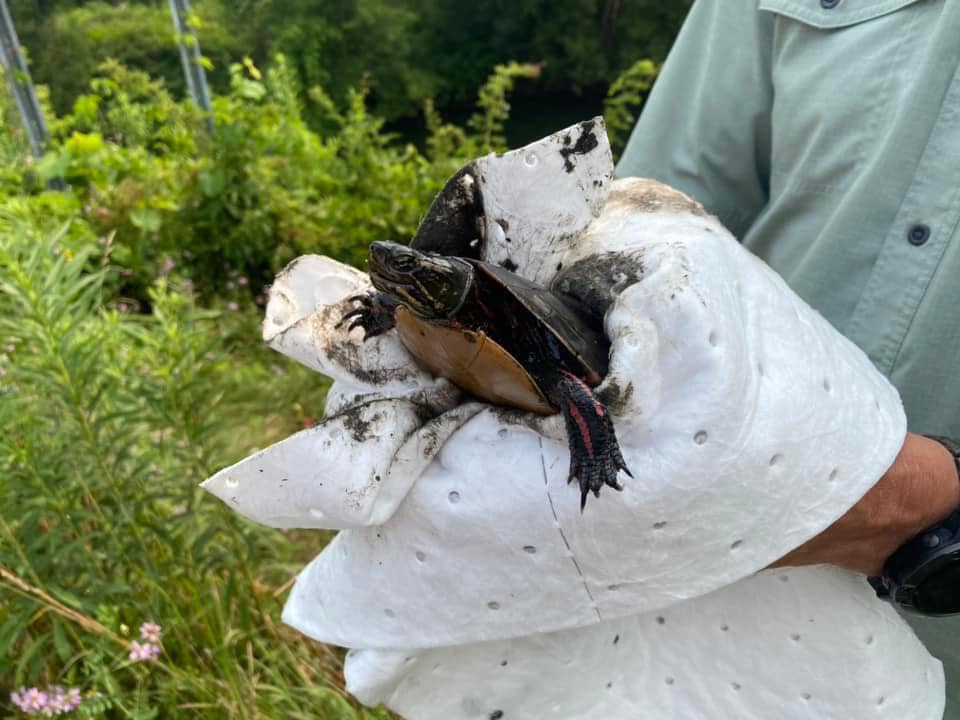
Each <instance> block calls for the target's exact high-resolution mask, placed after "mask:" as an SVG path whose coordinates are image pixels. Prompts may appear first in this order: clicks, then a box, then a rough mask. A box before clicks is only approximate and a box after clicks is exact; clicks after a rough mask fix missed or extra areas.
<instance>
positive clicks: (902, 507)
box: [773, 433, 960, 575]
mask: <svg viewBox="0 0 960 720" xmlns="http://www.w3.org/2000/svg"><path fill="white" fill-rule="evenodd" d="M958 505H960V481H958V478H957V468H956V464H955V463H954V460H953V456H952V455H951V454H950V452H949V451H948V450H947V449H946V448H945V447H944V446H943V445H941V444H940V443H938V442H937V441H936V440H931V439H930V438H926V437H924V436H922V435H914V434H912V433H907V436H906V439H905V440H904V444H903V448H902V449H901V450H900V454H899V455H897V459H896V460H895V461H894V463H893V465H892V466H891V467H890V469H889V470H888V471H887V472H886V474H885V475H884V476H883V477H882V478H880V481H879V482H878V483H877V484H876V485H874V487H873V488H872V489H871V490H870V491H869V492H868V493H867V494H866V495H864V496H863V499H862V500H860V502H858V503H857V504H856V505H854V506H853V507H852V508H850V510H849V511H848V512H847V513H846V514H845V515H844V516H843V517H841V518H840V519H839V520H837V522H835V523H834V524H833V525H831V526H830V527H829V528H827V529H826V530H824V531H823V532H822V533H820V534H819V535H817V536H816V537H814V538H812V539H811V540H809V541H808V542H806V543H804V544H803V545H801V546H800V547H798V548H797V549H796V550H793V551H792V552H790V553H789V554H788V555H786V556H785V557H783V558H781V559H780V560H778V561H777V562H776V563H774V564H773V567H785V566H790V565H818V564H829V565H837V566H839V567H843V568H847V569H848V570H854V571H856V572H861V573H863V574H865V575H881V574H882V572H883V564H884V562H886V559H887V558H888V557H890V555H891V554H892V553H893V552H894V551H895V550H896V549H897V548H899V547H900V546H901V545H903V544H904V543H905V542H907V541H908V540H909V539H910V538H912V537H913V536H914V535H917V534H918V533H920V532H922V531H923V530H925V529H926V528H928V527H930V526H931V525H935V524H936V523H937V522H939V521H940V520H942V519H943V518H945V517H946V516H947V515H949V514H950V513H951V512H953V510H955V509H956V508H957V506H958Z"/></svg>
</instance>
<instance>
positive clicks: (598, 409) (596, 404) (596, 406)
mask: <svg viewBox="0 0 960 720" xmlns="http://www.w3.org/2000/svg"><path fill="white" fill-rule="evenodd" d="M560 372H562V373H563V374H564V375H566V376H567V377H568V378H569V379H570V380H571V382H574V383H576V384H577V385H579V386H580V389H581V390H583V392H584V393H585V394H586V395H587V396H588V397H590V398H591V399H592V400H593V411H594V412H595V413H596V414H597V417H603V415H604V413H605V412H606V410H607V409H606V408H605V407H604V406H603V403H601V402H600V401H599V400H597V399H596V398H595V397H594V396H593V390H592V389H591V387H590V386H589V385H587V383H586V382H584V380H583V378H579V377H577V376H576V375H574V374H573V373H572V372H570V371H568V370H561V371H560Z"/></svg>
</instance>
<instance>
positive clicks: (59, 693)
mask: <svg viewBox="0 0 960 720" xmlns="http://www.w3.org/2000/svg"><path fill="white" fill-rule="evenodd" d="M47 693H48V695H49V702H48V703H47V706H46V707H45V708H44V709H43V714H44V715H47V716H48V717H49V716H53V715H60V714H62V713H66V712H70V711H71V710H76V709H77V707H78V706H79V705H80V702H81V699H80V691H79V690H77V688H70V689H69V690H67V689H65V688H64V687H63V686H62V685H54V686H52V687H49V688H47Z"/></svg>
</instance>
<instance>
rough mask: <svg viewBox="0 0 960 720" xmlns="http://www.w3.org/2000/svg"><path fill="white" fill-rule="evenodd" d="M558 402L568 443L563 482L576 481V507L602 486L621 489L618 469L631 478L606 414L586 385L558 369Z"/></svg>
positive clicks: (596, 494)
mask: <svg viewBox="0 0 960 720" xmlns="http://www.w3.org/2000/svg"><path fill="white" fill-rule="evenodd" d="M556 389H557V391H558V393H557V394H558V396H559V397H558V399H559V400H560V402H559V403H558V404H559V406H560V409H561V411H562V412H563V417H564V420H565V421H566V427H567V438H568V442H569V445H570V474H569V476H568V477H567V482H568V483H570V482H573V480H574V479H575V478H576V480H577V481H578V482H579V484H580V510H581V512H582V511H583V509H584V507H585V506H586V504H587V496H588V495H589V494H590V493H591V492H592V493H593V495H594V497H599V496H600V488H602V487H603V486H604V485H608V486H610V487H612V488H613V489H614V490H623V485H621V484H620V482H619V481H618V480H617V475H618V474H619V473H620V471H621V470H623V472H625V473H626V474H627V475H628V476H629V477H633V475H632V474H631V473H630V470H629V469H627V464H626V462H625V461H624V459H623V454H622V453H621V452H620V445H619V443H618V442H617V435H616V431H615V430H614V427H613V421H612V420H611V419H610V413H609V412H607V408H606V407H605V406H604V404H603V403H602V402H600V401H599V400H598V399H597V398H596V397H595V396H594V394H593V391H592V390H591V389H590V387H589V386H588V385H587V384H586V383H585V382H584V381H583V380H581V379H580V378H578V377H577V376H576V375H573V374H572V373H568V372H566V371H563V372H562V377H561V378H560V380H559V381H558V383H557V388H556Z"/></svg>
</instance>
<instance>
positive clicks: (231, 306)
mask: <svg viewBox="0 0 960 720" xmlns="http://www.w3.org/2000/svg"><path fill="white" fill-rule="evenodd" d="M227 309H228V310H239V309H240V306H239V305H237V304H236V303H235V302H228V303H227Z"/></svg>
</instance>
